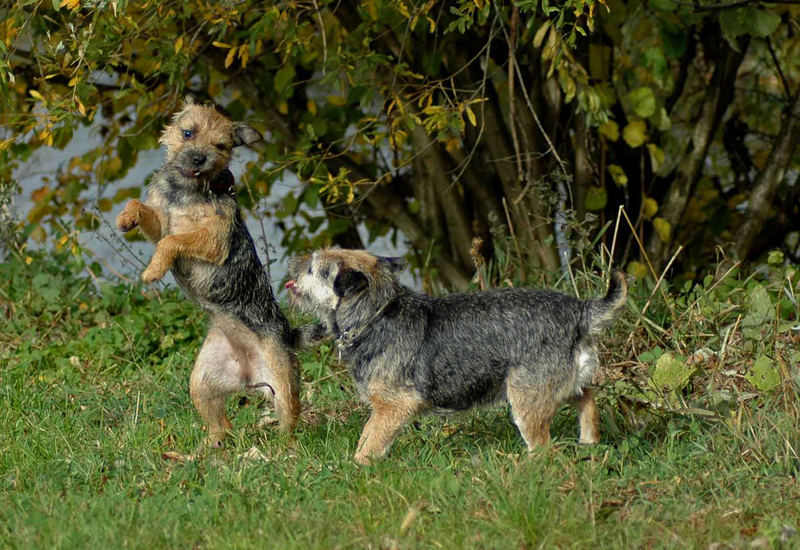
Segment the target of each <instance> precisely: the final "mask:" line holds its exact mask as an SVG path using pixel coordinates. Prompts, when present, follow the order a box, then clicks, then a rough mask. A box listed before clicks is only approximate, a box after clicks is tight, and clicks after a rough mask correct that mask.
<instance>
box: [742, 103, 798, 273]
mask: <svg viewBox="0 0 800 550" xmlns="http://www.w3.org/2000/svg"><path fill="white" fill-rule="evenodd" d="M798 140H800V92H797V93H795V95H794V98H793V99H792V101H791V104H790V105H789V108H788V109H787V110H786V113H784V115H783V121H782V122H781V129H780V131H779V132H778V136H777V137H776V138H775V143H774V144H773V146H772V150H771V151H770V153H769V157H768V158H767V164H766V166H765V167H764V170H762V171H761V173H760V174H758V177H756V181H755V183H754V188H753V191H752V192H751V193H750V198H749V200H748V205H747V216H746V218H745V222H744V223H743V224H742V226H741V227H740V228H739V231H738V232H737V233H736V240H735V242H733V243H732V244H731V246H730V248H729V251H730V252H731V255H732V256H733V257H734V258H735V259H738V260H744V259H745V258H746V257H747V254H748V253H749V252H750V249H751V248H752V246H753V241H754V240H755V239H756V237H757V236H758V234H759V233H760V232H761V229H762V227H764V222H765V221H766V220H767V216H768V215H769V208H770V206H771V205H772V201H773V199H774V198H775V193H776V192H777V191H778V188H779V187H780V185H781V183H783V178H784V176H785V175H786V170H787V168H788V167H789V163H790V162H791V160H792V153H793V152H794V149H795V146H796V145H797V141H798Z"/></svg>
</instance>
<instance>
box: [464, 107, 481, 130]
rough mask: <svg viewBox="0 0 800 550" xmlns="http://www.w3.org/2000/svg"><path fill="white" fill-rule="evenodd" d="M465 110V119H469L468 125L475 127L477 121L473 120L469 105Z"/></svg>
mask: <svg viewBox="0 0 800 550" xmlns="http://www.w3.org/2000/svg"><path fill="white" fill-rule="evenodd" d="M466 110H467V118H468V119H469V122H470V124H472V125H473V126H477V125H478V119H477V118H475V113H473V112H472V109H470V108H469V105H467V107H466Z"/></svg>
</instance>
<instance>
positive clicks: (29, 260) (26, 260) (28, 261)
mask: <svg viewBox="0 0 800 550" xmlns="http://www.w3.org/2000/svg"><path fill="white" fill-rule="evenodd" d="M32 262H33V258H31V257H30V256H26V257H25V265H31V263H32Z"/></svg>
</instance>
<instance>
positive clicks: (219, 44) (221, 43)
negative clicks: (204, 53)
mask: <svg viewBox="0 0 800 550" xmlns="http://www.w3.org/2000/svg"><path fill="white" fill-rule="evenodd" d="M211 45H212V46H216V47H217V48H230V47H231V45H230V44H226V43H225V42H218V41H217V40H214V41H213V42H212V43H211Z"/></svg>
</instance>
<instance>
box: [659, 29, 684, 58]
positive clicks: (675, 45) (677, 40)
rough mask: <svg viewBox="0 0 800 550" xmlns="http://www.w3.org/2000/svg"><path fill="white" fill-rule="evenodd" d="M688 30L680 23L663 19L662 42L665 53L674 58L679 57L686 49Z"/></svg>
mask: <svg viewBox="0 0 800 550" xmlns="http://www.w3.org/2000/svg"><path fill="white" fill-rule="evenodd" d="M687 41H688V38H687V31H685V30H683V29H682V28H681V27H679V26H678V25H674V24H672V23H668V22H667V21H661V43H662V44H663V45H664V53H666V54H667V56H668V57H671V58H672V59H677V58H679V57H680V56H682V55H683V54H684V52H685V51H686V44H687Z"/></svg>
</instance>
